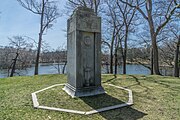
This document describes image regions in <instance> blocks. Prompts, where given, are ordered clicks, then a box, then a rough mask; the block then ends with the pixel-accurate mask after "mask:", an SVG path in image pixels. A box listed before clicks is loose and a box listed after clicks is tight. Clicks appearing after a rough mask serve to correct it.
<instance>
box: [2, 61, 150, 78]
mask: <svg viewBox="0 0 180 120" xmlns="http://www.w3.org/2000/svg"><path fill="white" fill-rule="evenodd" d="M56 67H57V65H46V66H42V65H40V66H39V74H40V75H42V74H58V70H57V69H56ZM62 67H63V66H60V68H61V69H60V72H61V73H62ZM126 69H127V74H142V75H149V74H150V70H149V69H147V68H145V67H144V66H142V65H134V64H133V65H127V68H126ZM102 73H107V69H106V66H102ZM118 73H119V74H121V73H122V67H121V66H119V67H118ZM7 75H8V73H7V70H0V78H5V77H7ZM20 75H21V76H32V75H34V67H31V68H28V69H27V70H22V71H21V72H20ZM16 76H18V75H16Z"/></svg>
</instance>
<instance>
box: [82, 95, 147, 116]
mask: <svg viewBox="0 0 180 120" xmlns="http://www.w3.org/2000/svg"><path fill="white" fill-rule="evenodd" d="M80 99H81V100H83V101H84V102H85V103H86V104H87V105H89V106H90V107H91V108H92V109H100V108H103V107H108V106H112V105H117V104H124V103H125V102H123V101H121V100H119V99H117V98H115V97H112V96H110V95H108V94H106V93H105V94H101V95H96V96H89V97H81V98H80ZM99 114H100V115H101V116H102V117H103V118H104V119H106V120H137V119H140V118H142V117H144V116H145V115H147V114H146V113H143V112H141V111H138V110H136V109H134V108H132V107H131V106H128V107H123V108H117V109H114V110H109V111H104V112H100V113H99Z"/></svg>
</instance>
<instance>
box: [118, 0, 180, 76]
mask: <svg viewBox="0 0 180 120" xmlns="http://www.w3.org/2000/svg"><path fill="white" fill-rule="evenodd" d="M117 1H121V2H122V3H124V4H127V5H129V6H130V7H132V8H136V9H137V10H138V11H139V13H140V14H141V15H142V16H143V18H144V19H145V20H146V21H147V22H148V25H149V31H150V35H151V42H152V48H153V67H154V73H155V74H158V75H159V74H160V72H159V63H158V62H159V60H158V58H159V57H158V46H157V36H158V35H159V32H160V31H161V30H162V29H163V28H164V27H165V26H166V24H167V23H168V22H169V21H170V20H171V18H172V15H173V14H174V12H175V10H176V8H179V7H180V4H178V3H177V1H176V0H170V1H169V0H158V1H152V0H137V1H135V2H134V3H129V2H128V0H126V1H124V0H117Z"/></svg>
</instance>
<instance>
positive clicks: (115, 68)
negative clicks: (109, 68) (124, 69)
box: [114, 48, 118, 75]
mask: <svg viewBox="0 0 180 120" xmlns="http://www.w3.org/2000/svg"><path fill="white" fill-rule="evenodd" d="M116 49H117V48H116ZM114 59H115V62H114V74H115V75H116V74H117V66H118V64H117V61H118V59H117V50H115V54H114Z"/></svg>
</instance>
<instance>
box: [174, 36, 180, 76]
mask: <svg viewBox="0 0 180 120" xmlns="http://www.w3.org/2000/svg"><path fill="white" fill-rule="evenodd" d="M179 45H180V36H179V38H178V42H177V45H176V50H175V56H174V71H173V75H174V77H179Z"/></svg>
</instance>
